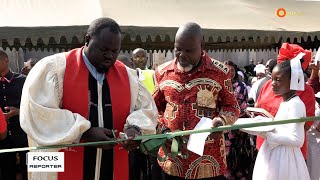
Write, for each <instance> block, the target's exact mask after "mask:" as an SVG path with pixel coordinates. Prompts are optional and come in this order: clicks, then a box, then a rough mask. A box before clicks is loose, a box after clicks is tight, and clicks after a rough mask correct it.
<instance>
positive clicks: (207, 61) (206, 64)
mask: <svg viewBox="0 0 320 180" xmlns="http://www.w3.org/2000/svg"><path fill="white" fill-rule="evenodd" d="M202 52H203V53H202V56H201V59H200V61H199V63H198V64H197V65H196V67H194V68H193V69H192V70H191V71H190V72H191V73H192V72H195V71H194V70H195V69H196V70H197V71H202V72H204V71H206V70H207V69H212V60H211V58H210V57H209V56H208V54H207V53H206V52H205V51H202ZM168 70H174V71H175V72H177V71H178V69H177V59H176V58H174V60H173V61H172V62H171V63H170V64H169V65H168Z"/></svg>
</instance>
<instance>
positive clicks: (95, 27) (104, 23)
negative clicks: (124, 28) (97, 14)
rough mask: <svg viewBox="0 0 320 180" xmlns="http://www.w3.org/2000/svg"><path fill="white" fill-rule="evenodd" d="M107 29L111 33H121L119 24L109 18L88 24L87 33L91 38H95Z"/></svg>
mask: <svg viewBox="0 0 320 180" xmlns="http://www.w3.org/2000/svg"><path fill="white" fill-rule="evenodd" d="M105 28H108V29H109V31H110V32H112V33H121V29H120V26H119V24H118V23H117V22H116V21H115V20H113V19H111V18H105V17H103V18H98V19H96V20H94V21H92V23H91V24H90V26H89V28H88V30H87V33H88V34H89V35H91V36H96V35H98V34H99V33H100V31H101V30H102V29H105Z"/></svg>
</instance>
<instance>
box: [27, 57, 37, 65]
mask: <svg viewBox="0 0 320 180" xmlns="http://www.w3.org/2000/svg"><path fill="white" fill-rule="evenodd" d="M28 61H30V64H31V66H32V67H33V66H34V65H36V64H37V62H38V61H39V60H38V59H36V58H30V59H28V60H27V62H28Z"/></svg>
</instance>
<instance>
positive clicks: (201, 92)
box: [153, 23, 240, 180]
mask: <svg viewBox="0 0 320 180" xmlns="http://www.w3.org/2000/svg"><path fill="white" fill-rule="evenodd" d="M174 46H175V56H176V58H175V59H174V60H172V61H170V62H167V63H165V64H163V65H161V66H159V67H158V68H157V70H156V72H155V73H156V81H157V86H156V89H155V93H154V95H153V97H154V99H155V102H156V105H157V107H158V111H159V113H160V116H159V119H158V122H159V125H158V132H159V133H165V132H167V131H171V132H173V131H176V130H192V129H194V127H195V126H196V125H197V123H198V122H199V121H200V119H201V118H202V117H207V118H210V119H212V125H213V127H215V126H220V125H223V124H228V125H229V124H233V123H234V122H235V120H236V119H237V118H238V116H239V112H240V111H239V106H238V103H237V101H236V99H235V97H234V95H233V93H232V83H231V79H230V73H229V68H228V67H226V66H225V65H224V64H222V63H221V62H219V61H217V60H214V59H211V58H210V57H209V56H208V55H207V53H206V52H205V51H203V49H204V42H203V33H202V29H201V27H200V26H199V25H198V24H196V23H187V24H185V25H183V26H182V27H180V28H179V30H178V32H177V34H176V38H175V44H174ZM167 149H168V150H169V149H170V148H167ZM159 155H160V157H162V158H164V157H165V154H164V152H163V150H162V148H161V149H160V150H159ZM159 164H160V166H161V168H162V171H163V176H164V179H165V180H171V179H214V180H216V179H224V176H223V174H224V172H225V170H226V167H227V162H226V152H225V144H224V138H223V135H222V133H221V132H220V133H212V134H211V135H209V137H208V138H207V140H206V143H205V148H204V153H203V156H199V155H197V154H194V153H193V152H189V157H188V158H187V159H182V158H181V157H173V156H171V155H170V151H169V154H168V156H167V158H166V159H165V160H164V161H163V162H159Z"/></svg>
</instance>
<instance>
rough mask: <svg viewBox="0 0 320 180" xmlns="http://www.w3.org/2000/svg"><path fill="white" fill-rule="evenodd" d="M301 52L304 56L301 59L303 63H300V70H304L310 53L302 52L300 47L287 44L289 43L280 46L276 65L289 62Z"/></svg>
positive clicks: (309, 59) (309, 58) (308, 61)
mask: <svg viewBox="0 0 320 180" xmlns="http://www.w3.org/2000/svg"><path fill="white" fill-rule="evenodd" d="M301 52H302V53H306V55H305V56H304V57H303V59H304V62H303V63H302V69H303V70H306V69H307V67H308V66H309V63H310V61H311V51H309V50H304V49H303V48H302V47H300V46H299V45H296V44H289V43H283V44H282V46H281V48H280V50H279V55H278V57H277V60H278V63H281V62H283V61H285V60H291V59H293V58H294V57H296V56H297V55H298V54H299V53H301Z"/></svg>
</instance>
